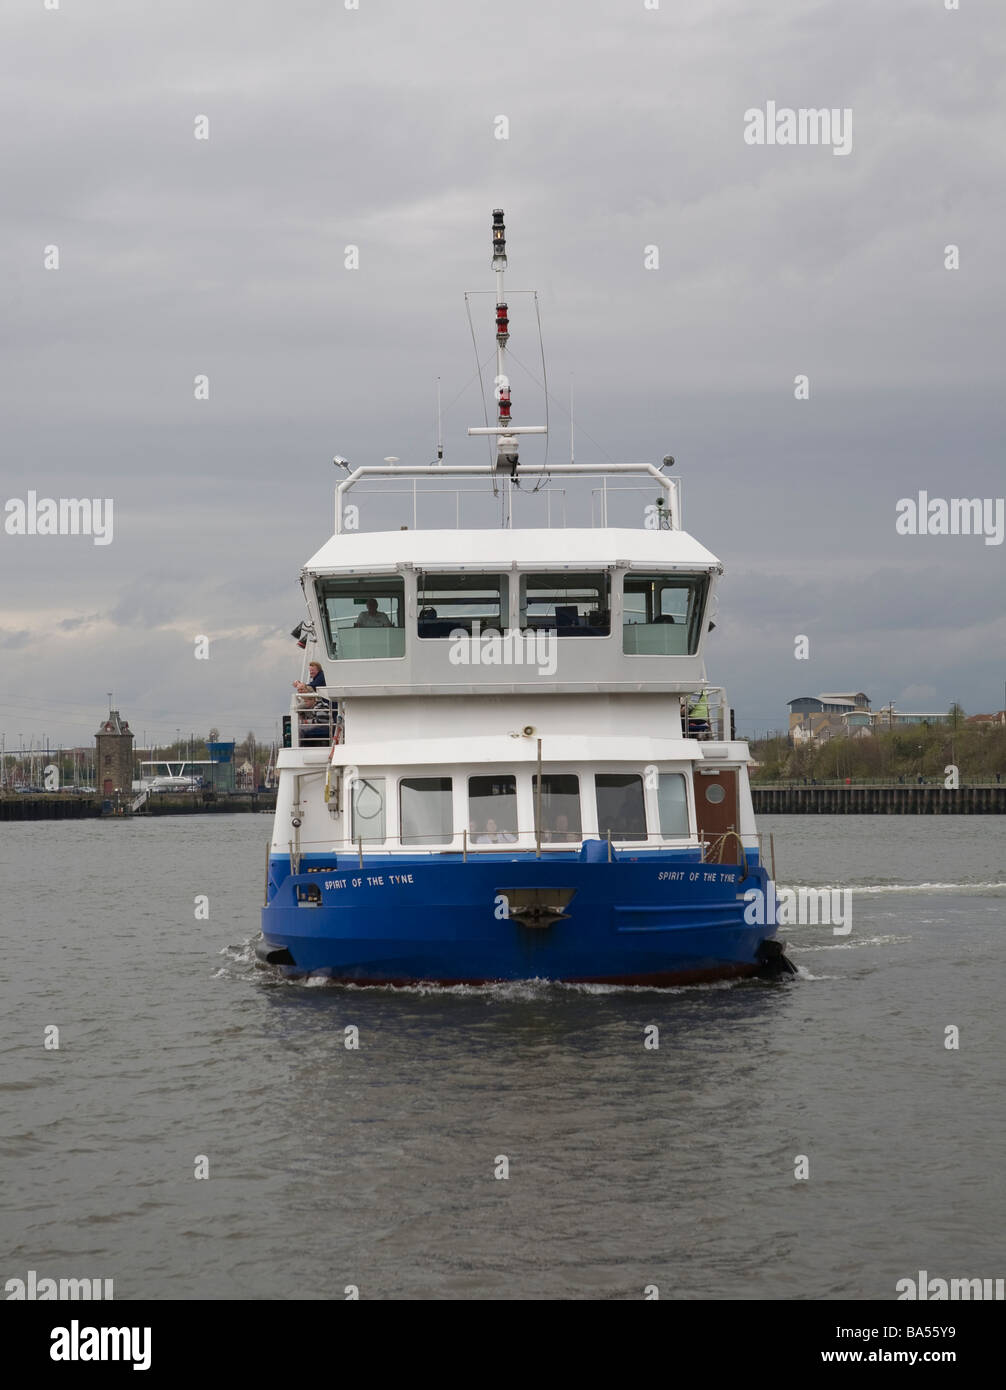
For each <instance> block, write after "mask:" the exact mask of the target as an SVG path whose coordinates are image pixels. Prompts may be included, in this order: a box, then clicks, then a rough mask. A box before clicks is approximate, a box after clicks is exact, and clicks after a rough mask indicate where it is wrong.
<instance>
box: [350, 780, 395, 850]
mask: <svg viewBox="0 0 1006 1390" xmlns="http://www.w3.org/2000/svg"><path fill="white" fill-rule="evenodd" d="M386 839H387V827H386V818H385V796H384V778H383V777H356V778H354V779H353V840H354V841H357V840H362V841H363V842H364V844H369V843H374V842H377V841H380V842H381V843H382V844H383V842H384V841H385V840H386Z"/></svg>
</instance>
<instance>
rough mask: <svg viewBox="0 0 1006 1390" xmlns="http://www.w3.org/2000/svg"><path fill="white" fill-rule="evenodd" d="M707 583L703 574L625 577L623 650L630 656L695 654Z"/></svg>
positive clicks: (707, 577)
mask: <svg viewBox="0 0 1006 1390" xmlns="http://www.w3.org/2000/svg"><path fill="white" fill-rule="evenodd" d="M708 584H709V576H708V575H705V574H626V576H625V586H624V590H623V597H622V650H623V651H624V652H626V653H628V654H630V655H632V656H691V655H693V654H694V653H695V652H697V651H698V647H699V637H700V635H701V624H702V614H703V612H704V611H705V606H706V605H705V598H706V589H707V587H708Z"/></svg>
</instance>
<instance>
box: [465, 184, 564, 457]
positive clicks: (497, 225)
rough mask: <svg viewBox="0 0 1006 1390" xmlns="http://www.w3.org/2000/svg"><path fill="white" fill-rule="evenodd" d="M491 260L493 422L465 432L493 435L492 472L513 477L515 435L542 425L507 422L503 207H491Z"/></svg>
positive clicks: (507, 330) (507, 332)
mask: <svg viewBox="0 0 1006 1390" xmlns="http://www.w3.org/2000/svg"><path fill="white" fill-rule="evenodd" d="M492 244H493V259H492V267H493V270H494V271H495V272H496V424H495V425H493V426H490V427H489V428H488V429H484V428H476V427H474V426H473V427H472V428H470V429H469V431H468V433H469V434H470V435H473V434H490V435H491V434H494V435H495V436H496V471H497V473H509V474H510V477H511V478H516V477H517V465H518V447H517V446H518V441H517V435H519V434H545V433H547V430H546V426H545V425H514V424H512V423H511V419H510V410H511V405H512V401H511V397H510V379H509V377H508V376H507V374H506V347H507V343H508V342H509V340H510V317H509V311H508V309H507V302H506V291H505V289H504V286H503V272H504V271H505V270H506V264H507V258H506V225H505V223H504V221H503V209H502V208H493V222H492Z"/></svg>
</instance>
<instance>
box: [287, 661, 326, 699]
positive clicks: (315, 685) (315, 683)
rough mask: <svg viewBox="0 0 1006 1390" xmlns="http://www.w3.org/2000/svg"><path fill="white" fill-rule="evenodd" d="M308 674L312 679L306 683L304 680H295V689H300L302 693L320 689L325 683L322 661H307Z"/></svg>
mask: <svg viewBox="0 0 1006 1390" xmlns="http://www.w3.org/2000/svg"><path fill="white" fill-rule="evenodd" d="M307 671H308V675H309V676H310V677H311V679H310V680H309V681H308V682H307V684H306V685H305V684H304V682H303V681H294V683H293V688H294V690H299V691H300V692H301V693H302V694H303V693H304V692H305V691H307V690H320V689H321V688H322V686H323V685H324V684H325V672H324V671H323V670H322V669H321V662H320V661H309V662H308V663H307Z"/></svg>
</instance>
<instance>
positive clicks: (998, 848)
mask: <svg viewBox="0 0 1006 1390" xmlns="http://www.w3.org/2000/svg"><path fill="white" fill-rule="evenodd" d="M269 826H270V821H269V819H268V818H267V817H265V816H258V815H251V816H184V817H178V818H170V819H168V818H151V819H140V818H138V819H136V820H133V821H125V822H100V821H83V822H76V823H68V822H42V821H39V822H28V823H21V824H18V823H14V824H7V825H4V826H3V827H2V828H0V875H2V877H0V882H2V884H3V900H2V904H3V905H2V916H3V923H4V951H3V956H2V959H0V996H2V1004H3V1029H2V1043H0V1046H2V1065H0V1105H2V1110H0V1144H2V1157H3V1162H2V1174H3V1178H2V1181H3V1196H2V1214H0V1252H2V1259H3V1265H2V1266H0V1283H2V1282H3V1281H5V1280H6V1279H8V1278H12V1277H17V1278H25V1277H26V1274H27V1271H28V1270H31V1269H34V1270H36V1271H37V1272H38V1275H39V1277H42V1276H49V1277H54V1278H59V1277H94V1278H98V1277H102V1278H112V1279H114V1289H115V1297H116V1298H117V1299H129V1298H200V1299H217V1298H241V1299H250V1298H259V1299H261V1298H279V1299H284V1298H309V1299H323V1298H343V1297H345V1296H346V1294H345V1291H346V1289H347V1287H348V1286H355V1287H356V1288H358V1289H359V1293H360V1297H362V1298H419V1297H432V1298H463V1299H469V1298H507V1299H510V1298H514V1299H518V1298H576V1297H591V1298H641V1297H642V1296H643V1292H644V1289H646V1288H647V1286H651V1285H656V1286H657V1288H658V1289H659V1293H660V1297H661V1298H680V1299H704V1298H813V1299H820V1298H837V1297H849V1298H894V1297H895V1284H896V1281H897V1280H898V1279H899V1278H903V1277H907V1276H915V1275H916V1274H917V1272H918V1271H919V1270H927V1271H928V1272H929V1274H930V1275H931V1276H934V1277H957V1276H960V1277H1002V1276H1003V1274H1004V1273H1006V1270H1004V1268H1003V1263H1002V1244H1001V1241H1000V1240H999V1239H998V1237H997V1230H998V1227H999V1224H1000V1218H1001V1215H1002V1205H1003V1184H1002V1177H1001V1160H1002V1142H1003V1099H1002V1097H1003V1094H1004V1091H1003V1081H1004V1075H1003V1073H1004V1066H1003V1047H1002V1018H1003V1007H1002V995H1003V966H1002V961H1003V946H1004V940H1003V938H1004V929H1006V853H1004V851H1006V823H1004V818H1003V817H960V818H928V817H919V818H914V817H888V816H881V817H849V816H837V817H817V816H815V817H806V818H804V817H792V816H780V817H775V818H764V819H763V824H762V828H763V829H765V830H771V831H774V832H775V839H776V855H777V872H778V879H779V882H780V884H781V885H793V886H796V885H799V884H806V885H813V886H824V885H835V886H842V887H852V888H853V889H854V890H855V891H854V895H853V919H852V920H853V928H852V932H851V933H850V934H849V935H848V936H841V937H840V936H836V935H834V934H833V932H832V930H831V928H830V927H828V926H816V927H815V926H803V927H799V926H798V927H789V928H786V930H785V933H784V934H785V936H786V937H787V939H788V940H789V942H790V953H791V956H792V959H793V960H794V962H796V963H797V964H798V966H799V967H800V974H799V977H798V978H796V979H792V980H789V981H784V982H775V983H764V982H760V981H755V982H744V983H739V984H731V985H723V986H704V987H693V988H687V989H678V990H668V991H658V990H628V989H616V988H610V987H590V988H586V987H579V988H574V987H569V988H561V987H550V986H547V985H543V984H540V983H535V982H529V983H526V984H520V985H508V986H505V987H496V988H493V987H486V988H481V989H464V988H461V989H451V990H445V989H434V988H430V989H416V990H408V991H400V990H397V991H396V990H384V989H379V990H359V989H352V988H344V987H341V986H332V985H326V986H320V987H319V986H312V985H311V984H309V983H308V984H304V983H300V984H291V983H284V982H280V981H278V980H277V979H276V978H275V977H274V976H273V974H272V973H271V972H269V971H265V970H263V969H262V968H261V967H258V966H257V965H256V964H255V962H254V957H253V953H252V949H251V946H252V942H253V941H254V939H255V936H256V935H257V933H258V910H259V906H260V903H261V894H262V878H263V868H264V855H265V842H266V839H267V836H268V831H269ZM199 895H205V896H206V897H207V898H208V900H209V901H208V905H207V909H208V912H209V917H208V919H206V920H203V919H202V918H197V917H196V915H195V914H196V911H197V910H199V908H198V906H197V903H196V899H197V897H198V896H199ZM652 1024H656V1025H657V1027H658V1029H659V1048H657V1049H652V1048H650V1049H647V1048H645V1047H644V1040H645V1037H646V1031H645V1030H646V1029H647V1027H648V1025H652ZM52 1025H55V1027H56V1028H58V1030H59V1037H58V1041H59V1047H58V1049H56V1048H46V1047H45V1046H44V1042H45V1038H46V1029H47V1027H51V1026H52ZM351 1026H352V1027H356V1028H358V1029H359V1047H358V1049H356V1050H348V1049H347V1047H346V1046H345V1043H346V1036H347V1035H346V1031H345V1030H346V1029H347V1027H351ZM951 1027H955V1028H957V1029H959V1045H958V1046H957V1047H956V1048H948V1047H947V1046H946V1045H945V1043H946V1041H947V1037H948V1035H947V1031H946V1030H947V1029H948V1028H951ZM52 1036H53V1035H51V1034H50V1037H52ZM950 1038H951V1040H952V1038H953V1035H952V1034H951V1035H950ZM200 1156H202V1159H201V1157H200ZM799 1156H803V1157H804V1158H805V1159H806V1165H807V1168H808V1171H809V1175H808V1176H807V1178H806V1179H798V1178H797V1177H796V1176H795V1172H796V1167H797V1165H798V1162H799ZM503 1157H505V1158H506V1160H507V1161H508V1165H509V1176H508V1177H507V1178H497V1177H495V1175H494V1174H495V1172H496V1171H502V1168H503V1164H502V1163H501V1162H500V1160H501V1158H503ZM202 1160H205V1162H202ZM197 1166H200V1167H201V1168H205V1167H206V1166H208V1173H209V1176H208V1177H207V1178H205V1179H198V1178H196V1177H195V1176H194V1174H195V1172H196V1168H197Z"/></svg>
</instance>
